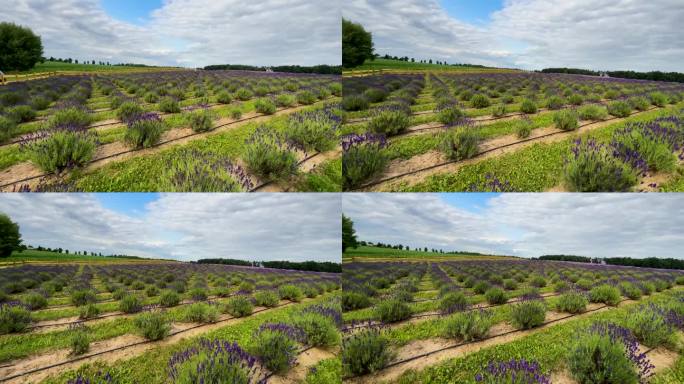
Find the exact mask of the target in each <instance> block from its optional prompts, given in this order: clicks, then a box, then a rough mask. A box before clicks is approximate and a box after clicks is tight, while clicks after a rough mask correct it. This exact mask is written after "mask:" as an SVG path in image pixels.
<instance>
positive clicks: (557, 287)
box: [553, 281, 568, 292]
mask: <svg viewBox="0 0 684 384" xmlns="http://www.w3.org/2000/svg"><path fill="white" fill-rule="evenodd" d="M566 289H568V283H566V282H565V281H559V282H557V283H555V284H554V285H553V291H554V292H563V291H565V290H566Z"/></svg>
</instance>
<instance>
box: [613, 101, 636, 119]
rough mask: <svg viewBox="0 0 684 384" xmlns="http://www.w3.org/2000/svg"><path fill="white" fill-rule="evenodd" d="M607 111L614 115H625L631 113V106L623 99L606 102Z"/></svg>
mask: <svg viewBox="0 0 684 384" xmlns="http://www.w3.org/2000/svg"><path fill="white" fill-rule="evenodd" d="M608 113H609V114H611V115H613V116H615V117H627V116H629V114H630V113H632V107H631V106H630V105H629V104H628V103H627V102H625V101H613V102H611V103H610V104H608Z"/></svg>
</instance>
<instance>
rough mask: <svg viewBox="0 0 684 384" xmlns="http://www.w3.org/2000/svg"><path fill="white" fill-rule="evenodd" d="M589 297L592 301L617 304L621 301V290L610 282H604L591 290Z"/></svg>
mask: <svg viewBox="0 0 684 384" xmlns="http://www.w3.org/2000/svg"><path fill="white" fill-rule="evenodd" d="M589 299H590V300H591V302H592V303H605V304H607V305H610V306H613V307H614V306H616V305H618V303H619V302H620V291H619V290H618V289H617V288H615V287H613V286H611V285H608V284H602V285H599V286H598V287H594V288H592V289H591V291H589Z"/></svg>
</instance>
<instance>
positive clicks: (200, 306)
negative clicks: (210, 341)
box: [182, 302, 219, 323]
mask: <svg viewBox="0 0 684 384" xmlns="http://www.w3.org/2000/svg"><path fill="white" fill-rule="evenodd" d="M218 317H219V311H218V309H216V307H214V306H212V305H209V304H206V303H201V302H200V303H193V304H190V305H188V306H187V307H185V308H184V311H183V314H182V318H183V320H184V321H187V322H191V323H214V322H216V320H218Z"/></svg>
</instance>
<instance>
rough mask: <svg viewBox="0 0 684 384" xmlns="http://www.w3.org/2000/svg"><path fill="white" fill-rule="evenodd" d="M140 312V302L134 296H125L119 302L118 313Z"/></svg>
mask: <svg viewBox="0 0 684 384" xmlns="http://www.w3.org/2000/svg"><path fill="white" fill-rule="evenodd" d="M141 310H142V302H141V301H140V299H139V298H138V296H136V295H126V296H124V298H123V299H121V301H120V302H119V311H121V312H123V313H136V312H140V311H141Z"/></svg>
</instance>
